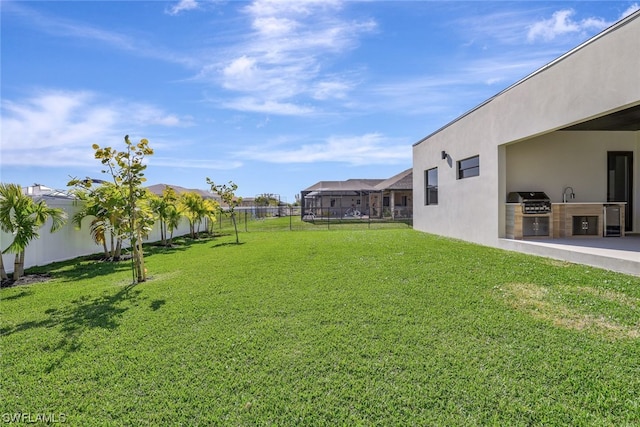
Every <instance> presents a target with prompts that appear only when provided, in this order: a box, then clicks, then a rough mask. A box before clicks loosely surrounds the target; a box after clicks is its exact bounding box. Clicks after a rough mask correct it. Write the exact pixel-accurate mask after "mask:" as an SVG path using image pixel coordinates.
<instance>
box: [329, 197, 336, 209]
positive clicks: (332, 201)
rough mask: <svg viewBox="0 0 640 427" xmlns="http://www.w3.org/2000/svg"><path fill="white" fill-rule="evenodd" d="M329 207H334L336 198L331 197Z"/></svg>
mask: <svg viewBox="0 0 640 427" xmlns="http://www.w3.org/2000/svg"><path fill="white" fill-rule="evenodd" d="M330 203H331V207H332V208H335V207H336V199H331V202H330Z"/></svg>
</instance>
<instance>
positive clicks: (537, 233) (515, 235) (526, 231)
mask: <svg viewBox="0 0 640 427" xmlns="http://www.w3.org/2000/svg"><path fill="white" fill-rule="evenodd" d="M506 208H507V212H506V218H505V219H506V230H505V231H506V232H505V235H506V238H507V239H516V240H522V239H529V238H544V237H546V238H549V237H551V236H552V235H553V227H554V224H553V220H552V217H551V213H544V214H542V213H540V214H528V213H527V214H525V213H524V212H523V208H522V204H520V203H507V204H506Z"/></svg>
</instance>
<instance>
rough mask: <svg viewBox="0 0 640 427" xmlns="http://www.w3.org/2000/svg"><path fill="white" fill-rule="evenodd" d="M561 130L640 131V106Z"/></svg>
mask: <svg viewBox="0 0 640 427" xmlns="http://www.w3.org/2000/svg"><path fill="white" fill-rule="evenodd" d="M561 130H604V131H639V130H640V105H636V106H634V107H630V108H626V109H624V110H621V111H617V112H615V113H611V114H607V115H605V116H601V117H598V118H595V119H591V120H587V121H585V122H582V123H578V124H575V125H572V126H569V127H566V128H564V129H561Z"/></svg>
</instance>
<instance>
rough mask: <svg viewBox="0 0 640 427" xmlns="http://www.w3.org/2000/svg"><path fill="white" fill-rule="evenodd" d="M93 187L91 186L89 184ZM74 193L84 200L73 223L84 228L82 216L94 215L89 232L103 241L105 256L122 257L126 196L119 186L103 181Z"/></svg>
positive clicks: (109, 257)
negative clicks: (124, 196)
mask: <svg viewBox="0 0 640 427" xmlns="http://www.w3.org/2000/svg"><path fill="white" fill-rule="evenodd" d="M89 188H90V187H89ZM74 194H75V195H76V196H77V197H78V199H79V200H80V201H81V203H82V207H81V209H80V210H79V211H78V212H76V213H75V215H73V218H72V222H73V224H74V225H75V226H76V227H78V228H81V226H82V220H83V219H84V218H86V217H88V216H90V217H93V220H92V221H91V224H90V226H89V227H90V228H89V232H90V233H91V238H92V239H93V241H94V242H96V243H97V244H101V245H102V247H103V250H104V255H105V259H111V260H114V261H116V260H118V259H120V254H121V251H122V232H121V231H120V230H121V229H122V227H123V223H124V221H125V218H124V212H123V209H122V205H123V197H122V194H121V193H120V192H119V191H117V189H116V188H115V186H114V185H113V184H111V183H109V182H102V183H101V184H100V186H98V187H96V188H90V190H89V191H85V190H76V191H75V192H74Z"/></svg>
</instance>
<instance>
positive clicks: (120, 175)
mask: <svg viewBox="0 0 640 427" xmlns="http://www.w3.org/2000/svg"><path fill="white" fill-rule="evenodd" d="M124 143H125V146H126V148H125V150H124V151H117V150H115V149H113V148H111V147H105V148H101V147H100V146H99V145H98V144H93V145H92V148H93V149H94V150H95V153H94V157H95V158H96V159H98V160H100V162H101V163H102V165H103V166H104V167H105V169H103V170H102V173H107V174H109V175H111V177H112V179H113V185H114V188H115V189H116V191H117V192H118V193H119V195H121V196H122V198H121V199H120V200H121V201H120V202H118V204H117V206H114V209H116V210H118V211H121V212H122V213H123V219H124V221H123V222H122V228H121V229H120V232H121V233H120V235H121V236H123V237H127V238H128V239H129V241H130V243H131V250H132V257H131V270H132V276H133V282H134V283H140V282H144V281H146V280H147V273H146V269H145V266H144V253H143V250H142V239H143V237H144V236H145V235H147V234H148V233H149V230H150V229H151V226H152V225H153V219H152V217H151V216H150V215H148V214H147V212H145V206H144V204H143V203H141V201H142V200H143V199H144V197H145V189H144V188H142V184H143V183H144V182H145V181H146V178H144V170H145V169H146V168H147V166H146V165H145V164H143V160H144V158H145V157H146V156H150V155H152V154H153V150H152V149H151V147H149V141H148V140H146V139H141V140H140V142H139V143H137V144H134V143H132V142H131V141H130V140H129V135H125V137H124ZM79 182H80V181H79V180H77V179H74V180H72V181H71V182H70V183H69V185H78V183H79Z"/></svg>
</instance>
